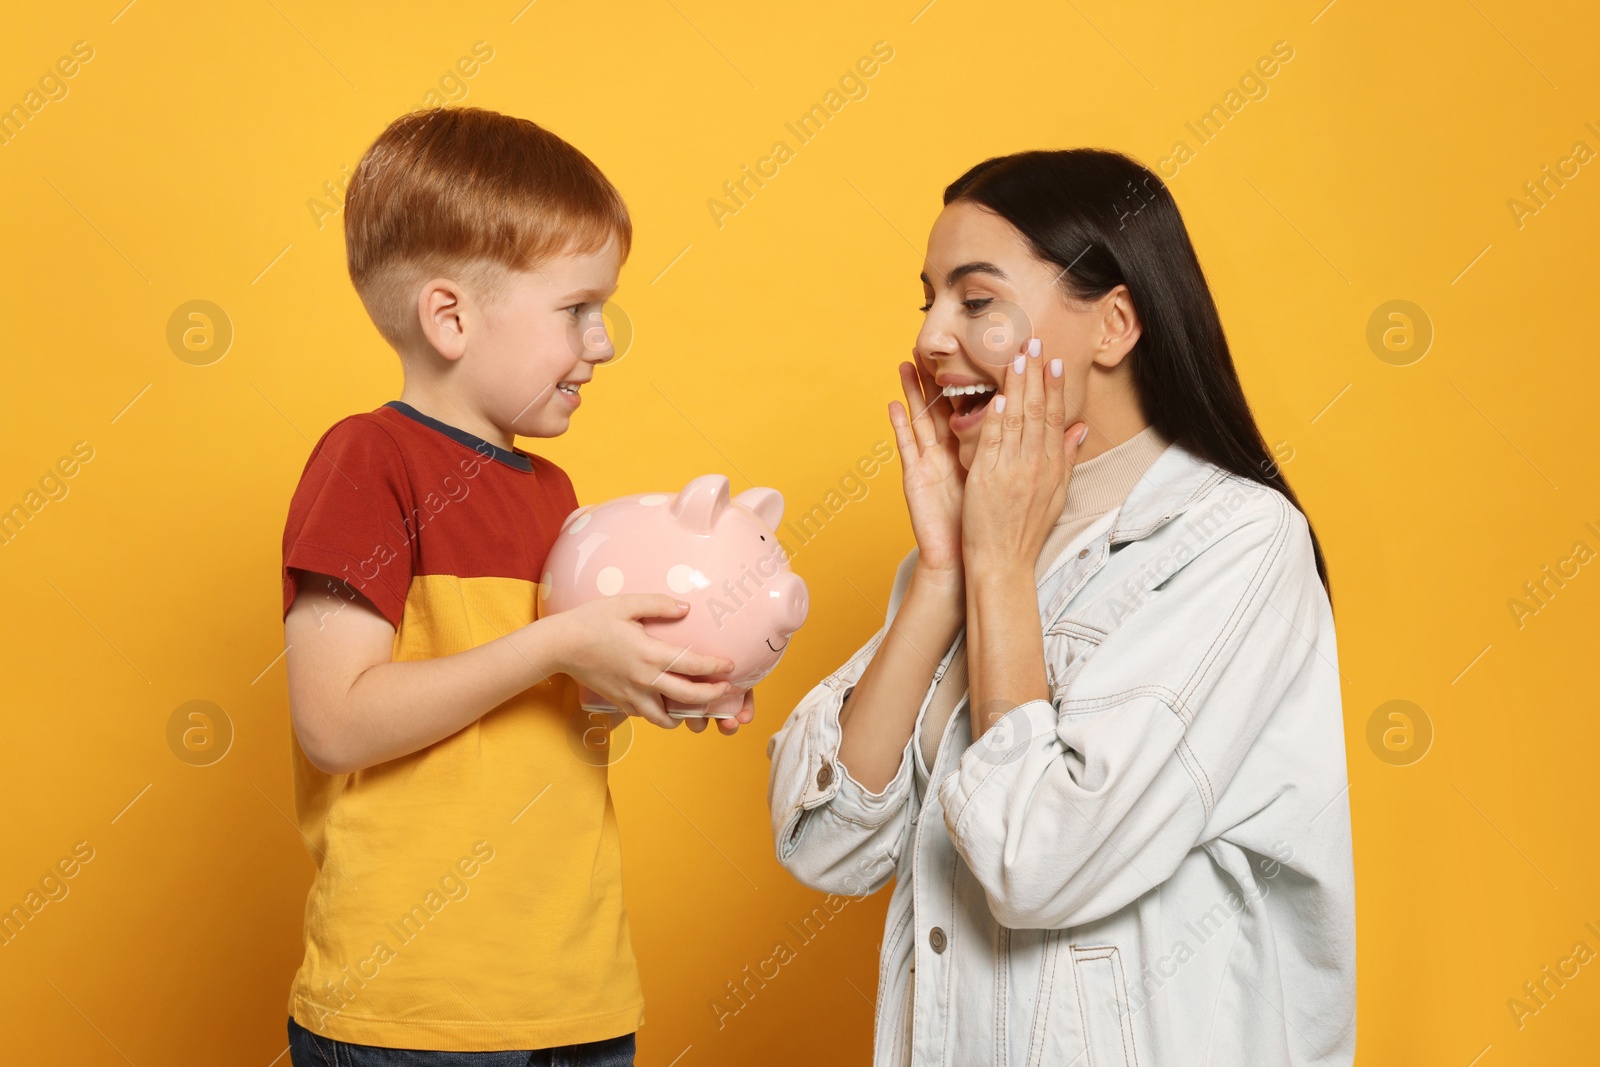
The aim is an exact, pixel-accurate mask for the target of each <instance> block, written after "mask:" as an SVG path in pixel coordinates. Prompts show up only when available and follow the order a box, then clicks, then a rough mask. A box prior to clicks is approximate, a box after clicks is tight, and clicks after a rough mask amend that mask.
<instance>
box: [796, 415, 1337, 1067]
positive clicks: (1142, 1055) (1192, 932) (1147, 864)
mask: <svg viewBox="0 0 1600 1067" xmlns="http://www.w3.org/2000/svg"><path fill="white" fill-rule="evenodd" d="M915 559H916V550H915V549H913V550H912V554H911V555H908V556H907V557H906V559H905V561H904V562H902V563H901V565H900V569H899V573H898V575H897V576H896V579H895V583H894V589H893V593H892V595H891V597H890V603H889V616H890V618H893V616H894V613H895V611H896V610H897V609H898V608H899V605H900V601H901V600H902V598H903V597H904V595H905V591H906V587H907V584H908V583H909V581H910V576H911V572H912V568H913V566H914V564H915ZM1040 618H1041V621H1042V624H1043V629H1044V646H1045V658H1046V661H1047V662H1046V667H1047V674H1048V676H1049V678H1050V683H1051V699H1050V700H1033V701H1029V702H1028V703H1025V704H1021V705H1019V706H1018V707H1016V708H1013V709H1012V710H1011V711H1010V712H1008V713H1007V714H1006V715H1005V716H1004V717H1003V718H1002V719H1000V720H999V721H998V722H997V723H996V724H995V725H994V726H993V727H991V728H990V730H989V731H988V732H987V733H985V734H984V736H983V737H982V738H981V739H980V740H979V741H978V742H977V743H975V744H974V743H971V736H972V734H971V726H970V722H969V717H968V714H967V703H966V699H965V698H963V699H962V701H961V704H960V705H959V706H958V707H957V708H956V711H955V714H954V715H953V716H952V718H951V720H950V722H949V724H948V725H947V727H946V728H945V731H944V734H943V737H942V739H941V741H940V743H939V747H938V753H937V756H936V758H935V760H934V766H933V768H932V769H931V771H930V769H929V768H928V767H926V766H925V765H924V763H923V758H922V753H921V751H920V746H919V745H918V736H919V735H920V730H921V727H922V722H923V716H924V715H925V714H926V712H927V708H928V703H929V698H930V697H931V696H932V693H933V686H931V685H930V687H929V690H928V693H927V694H925V696H924V698H923V702H922V710H921V711H920V712H919V714H918V718H917V731H918V732H917V733H914V734H913V736H912V738H911V739H910V741H908V742H907V744H906V748H905V751H904V753H903V754H902V755H901V761H900V767H899V770H898V772H897V773H896V774H895V776H894V778H893V780H892V781H890V783H889V784H888V785H887V786H885V787H884V789H883V791H882V792H881V793H871V792H868V791H867V790H866V789H865V788H864V787H862V786H861V785H860V783H858V782H856V781H855V780H854V779H853V778H851V777H850V775H849V773H848V772H847V771H846V770H845V768H844V767H843V765H842V764H840V763H839V740H840V731H839V708H840V706H841V705H842V704H843V702H844V699H845V697H846V696H847V695H848V694H849V692H850V690H851V688H852V687H853V686H854V685H855V683H856V682H857V681H858V680H859V679H860V677H861V673H862V671H863V670H865V668H866V666H867V664H868V663H869V662H870V661H871V658H872V656H873V654H874V653H875V652H876V650H877V648H878V645H879V643H880V642H881V641H882V640H883V636H884V632H885V631H886V630H887V627H888V623H887V622H885V624H884V629H882V630H880V631H879V632H878V633H877V634H876V635H875V636H874V637H873V638H872V640H870V641H869V642H868V643H867V644H866V645H865V646H864V647H863V648H861V649H860V650H859V651H857V652H856V654H855V655H854V656H852V657H851V658H850V660H849V662H847V663H846V664H845V665H844V666H843V667H841V668H840V669H839V670H838V671H837V672H836V673H834V674H833V675H832V676H830V677H828V678H826V679H824V680H823V681H822V682H821V683H820V684H818V685H817V686H816V688H814V689H813V690H811V692H810V693H809V694H807V696H806V697H805V699H804V700H803V701H801V703H800V705H799V706H798V707H796V708H795V710H794V712H793V713H792V714H791V715H790V716H789V718H788V720H787V721H786V722H785V723H784V725H783V728H782V729H780V730H779V731H778V732H777V733H776V734H774V735H773V737H772V739H771V740H770V741H769V742H768V745H767V754H768V757H769V758H770V759H771V760H772V777H771V783H770V787H769V791H768V806H769V808H770V810H771V814H772V830H773V837H774V841H775V843H776V848H777V854H778V860H779V862H780V863H781V864H782V865H783V866H784V867H785V868H787V869H788V870H789V871H790V872H791V873H793V874H794V876H795V877H796V878H798V879H799V880H800V881H801V882H802V883H804V884H806V885H808V886H811V887H813V888H815V889H818V890H822V891H825V892H830V893H836V894H841V895H846V894H847V895H864V894H867V893H872V892H876V891H877V890H878V889H880V888H882V887H883V886H884V885H885V884H887V883H888V881H889V880H890V878H891V877H893V878H895V880H896V881H895V887H894V892H893V895H892V897H891V899H890V904H889V913H888V920H887V923H886V926H885V930H884V936H883V944H882V950H881V961H880V964H879V972H878V1000H877V1013H876V1021H875V1026H874V1032H875V1037H874V1052H873V1064H874V1065H875V1067H904V1065H915V1067H935V1065H940V1067H942V1065H949V1067H977V1065H980V1064H993V1065H995V1067H1012V1065H1015V1067H1024V1065H1026V1067H1034V1065H1046V1067H1069V1065H1072V1067H1166V1065H1179V1064H1181V1065H1189V1064H1194V1065H1201V1064H1213V1065H1219V1067H1275V1065H1279V1064H1282V1065H1296V1067H1309V1065H1318V1067H1331V1065H1335V1064H1339V1065H1348V1064H1350V1063H1351V1062H1352V1060H1353V1058H1354V1051H1355V895H1354V894H1355V891H1354V875H1353V868H1352V860H1351V842H1350V811H1349V803H1348V800H1347V797H1346V789H1347V779H1346V777H1345V753H1344V728H1343V718H1342V714H1341V708H1340V702H1339V671H1338V667H1337V650H1336V648H1335V644H1334V629H1333V616H1332V612H1331V610H1330V608H1329V603H1328V598H1327V595H1326V593H1325V592H1324V591H1323V588H1322V585H1321V583H1320V582H1319V581H1318V579H1317V573H1316V565H1315V562H1314V559H1313V555H1312V549H1311V539H1310V536H1309V532H1308V528H1307V524H1306V521H1305V518H1304V516H1302V515H1301V514H1300V512H1299V511H1298V510H1296V509H1295V508H1294V507H1293V506H1292V505H1291V504H1290V503H1289V502H1288V500H1287V499H1286V498H1285V497H1284V496H1283V495H1282V494H1280V493H1278V492H1276V491H1274V490H1272V489H1269V488H1266V487H1263V486H1261V485H1259V484H1258V483H1255V482H1253V481H1250V480H1248V479H1245V478H1240V477H1238V476H1236V475H1234V474H1230V473H1228V472H1227V471H1224V470H1222V469H1221V468H1219V467H1217V466H1215V465H1214V464H1211V463H1209V462H1206V461H1205V460H1202V459H1201V458H1199V457H1198V456H1196V455H1195V454H1193V453H1192V452H1190V451H1188V450H1187V449H1185V448H1184V447H1183V446H1182V445H1180V444H1172V445H1170V446H1168V448H1167V450H1166V451H1165V452H1163V453H1162V455H1161V456H1160V457H1159V458H1158V459H1157V460H1156V462H1155V463H1154V464H1153V465H1152V466H1151V467H1150V468H1149V470H1147V471H1146V472H1145V475H1144V477H1143V478H1142V479H1141V480H1140V481H1139V482H1138V484H1136V485H1135V486H1134V488H1133V489H1132V491H1131V492H1130V493H1129V495H1128V498H1127V500H1126V501H1125V502H1124V503H1123V505H1122V506H1121V508H1119V509H1116V510H1113V511H1112V512H1110V513H1109V514H1107V515H1105V516H1103V517H1101V518H1100V519H1099V520H1097V521H1096V522H1095V524H1094V525H1092V526H1091V527H1090V528H1089V529H1088V530H1086V531H1085V532H1084V533H1083V534H1081V535H1080V536H1079V537H1078V538H1077V539H1076V541H1075V542H1074V543H1073V544H1071V545H1070V546H1069V547H1067V548H1066V549H1065V550H1063V551H1062V553H1061V555H1060V556H1059V557H1058V558H1057V559H1056V560H1055V561H1054V562H1053V563H1052V564H1051V565H1050V567H1049V568H1048V569H1047V571H1046V572H1045V574H1044V577H1043V578H1042V579H1041V581H1040ZM958 645H960V647H964V645H962V644H960V643H959V642H958V643H956V644H953V645H952V647H951V651H950V652H947V653H946V654H945V656H944V660H943V662H941V664H940V665H939V668H938V671H937V674H936V676H935V678H936V680H937V677H939V676H942V675H943V673H944V671H945V668H946V667H947V666H948V665H949V663H950V660H951V655H952V653H953V652H954V651H955V649H956V648H957V647H958ZM854 714H857V715H870V714H872V709H871V708H858V709H856V711H855V712H854Z"/></svg>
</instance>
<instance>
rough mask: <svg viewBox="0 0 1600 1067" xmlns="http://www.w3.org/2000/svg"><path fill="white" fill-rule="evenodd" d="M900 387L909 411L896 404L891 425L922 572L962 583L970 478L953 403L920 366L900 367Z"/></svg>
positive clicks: (891, 404)
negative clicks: (965, 487) (953, 422)
mask: <svg viewBox="0 0 1600 1067" xmlns="http://www.w3.org/2000/svg"><path fill="white" fill-rule="evenodd" d="M900 386H901V389H902V390H903V391H904V393H905V397H906V406H905V407H901V406H900V401H898V400H891V401H890V402H889V422H890V423H892V424H893V426H894V438H895V442H896V444H897V445H898V446H899V450H900V467H901V470H902V472H903V474H904V483H905V494H906V510H907V511H909V512H910V513H911V532H912V533H913V534H915V535H916V538H917V549H918V553H917V569H918V570H920V571H922V572H924V573H927V574H930V575H936V576H939V577H942V578H958V577H959V576H960V575H961V572H962V559H961V507H962V504H961V500H962V482H963V481H964V480H965V478H966V474H965V472H964V471H963V470H962V468H961V462H960V459H959V458H958V452H959V449H960V444H959V442H957V441H956V435H955V434H953V433H951V432H950V401H949V400H947V399H946V398H945V396H944V391H943V390H942V389H941V388H940V387H939V384H938V383H937V382H935V381H934V380H933V376H932V375H931V374H929V373H928V371H927V369H926V368H924V367H923V365H922V363H921V361H920V360H917V361H912V362H907V363H902V364H900ZM908 412H909V417H908V414H907V413H908Z"/></svg>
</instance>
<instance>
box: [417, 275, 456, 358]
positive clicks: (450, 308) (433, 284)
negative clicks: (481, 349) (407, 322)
mask: <svg viewBox="0 0 1600 1067" xmlns="http://www.w3.org/2000/svg"><path fill="white" fill-rule="evenodd" d="M465 301H466V294H465V293H464V291H463V290H462V288H461V286H459V285H457V284H456V283H455V282H454V281H452V280H451V279H449V278H430V279H429V280H428V281H426V282H424V283H423V285H422V291H421V292H420V293H418V294H417V319H418V323H419V324H420V325H421V327H422V336H423V337H424V338H426V339H427V342H428V344H429V345H430V346H431V347H432V348H433V350H434V351H435V352H438V353H439V355H441V356H443V357H444V358H445V359H448V360H450V361H452V362H454V361H455V360H458V359H460V358H461V357H462V356H464V355H466V351H467V333H466V327H465V324H464V323H463V321H462V310H463V305H464V304H465Z"/></svg>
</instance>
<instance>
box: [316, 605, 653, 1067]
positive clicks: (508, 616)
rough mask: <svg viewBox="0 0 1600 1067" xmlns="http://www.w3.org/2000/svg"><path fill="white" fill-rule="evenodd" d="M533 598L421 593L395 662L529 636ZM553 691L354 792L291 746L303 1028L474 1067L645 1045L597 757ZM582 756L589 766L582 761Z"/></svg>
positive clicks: (562, 694)
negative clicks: (435, 1053) (584, 1046)
mask: <svg viewBox="0 0 1600 1067" xmlns="http://www.w3.org/2000/svg"><path fill="white" fill-rule="evenodd" d="M537 589H538V587H537V585H535V584H534V583H532V582H527V581H523V580H520V579H515V578H456V577H453V576H450V575H429V576H419V577H415V578H413V579H412V581H411V586H410V588H409V591H408V593H407V596H406V604H405V613H404V615H403V616H402V619H401V624H400V629H399V630H398V631H396V633H395V643H394V657H393V658H394V659H396V660H417V659H432V658H435V657H438V656H448V655H452V654H454V653H456V652H462V651H465V650H466V649H469V648H474V647H476V646H478V645H481V644H485V643H487V642H489V641H492V640H494V639H495V638H497V637H500V636H502V635H504V634H506V633H509V632H510V631H512V630H514V629H516V628H518V627H520V626H524V625H526V624H528V623H530V622H532V621H533V619H534V611H535V595H536V592H537ZM592 726H593V724H592V721H591V720H590V718H589V717H587V716H585V715H583V714H582V712H581V710H580V709H579V708H578V701H577V689H576V686H575V685H574V683H573V682H572V680H571V679H570V678H568V677H567V676H566V675H556V676H555V677H553V678H552V679H550V680H549V681H547V682H544V683H541V684H540V685H537V686H534V687H533V688H532V689H529V690H527V691H526V692H524V693H522V694H521V695H520V696H517V697H515V698H513V699H512V700H509V701H507V702H506V703H505V704H502V705H501V706H499V707H497V708H495V709H494V710H492V711H490V712H489V713H487V714H486V715H484V716H483V717H482V718H481V719H479V720H478V721H477V722H475V723H473V724H472V725H471V726H468V727H467V728H466V729H464V730H462V731H460V732H459V733H457V734H454V735H453V736H451V737H448V738H446V739H444V740H443V741H440V742H438V743H436V744H434V745H431V746H429V747H428V748H425V749H423V750H421V751H420V752H414V753H412V754H411V755H409V756H405V757H402V758H401V759H396V760H391V761H390V762H388V763H383V764H379V765H378V766H375V767H370V768H368V769H366V770H363V771H358V772H356V773H355V774H348V775H327V774H323V773H322V772H320V771H318V770H317V769H316V768H315V767H313V766H312V765H311V764H310V763H309V762H308V761H307V760H306V758H305V755H304V753H302V752H301V751H300V748H299V745H298V744H296V745H295V774H294V778H295V807H296V811H297V814H298V817H299V821H300V829H301V832H302V833H303V834H304V835H305V838H306V841H307V843H308V846H309V850H310V852H311V856H312V859H313V860H314V861H315V862H316V865H317V874H316V878H315V881H314V882H313V884H312V887H311V893H310V895H309V897H308V898H307V900H306V918H305V930H306V949H305V959H304V961H303V962H302V963H301V965H300V970H299V973H298V974H296V976H295V980H294V985H293V987H292V989H291V991H290V997H289V1011H290V1014H292V1015H293V1016H294V1018H295V1021H296V1022H298V1023H299V1024H300V1025H301V1026H304V1027H306V1028H307V1029H309V1030H311V1031H313V1032H315V1033H318V1034H321V1035H323V1036H325V1037H330V1038H333V1039H335V1040H339V1041H348V1042H354V1043H357V1044H365V1045H381V1046H387V1047H391V1048H410V1049H429V1050H442V1051H458V1052H474V1051H491V1050H496V1049H537V1048H547V1047H550V1046H553V1045H568V1044H576V1043H579V1042H584V1041H598V1040H603V1039H605V1038H610V1037H617V1036H619V1035H621V1034H625V1033H631V1032H632V1031H634V1030H636V1029H638V1027H639V1025H640V1023H641V1022H643V1020H644V997H643V993H642V991H641V989H640V986H639V976H638V969H637V966H636V964H635V962H634V956H633V946H632V943H631V941H630V939H629V933H628V921H627V913H626V911H625V909H624V907H623V900H622V851H621V843H620V840H619V837H618V834H617V822H616V815H615V813H614V812H613V810H612V807H611V794H610V791H609V790H608V788H607V785H606V762H607V752H606V750H605V749H604V748H599V749H596V748H595V746H594V744H593V740H594V739H593V736H592V735H591V738H590V746H589V748H587V749H585V747H584V738H583V731H584V730H586V729H592ZM585 753H587V757H586V756H585Z"/></svg>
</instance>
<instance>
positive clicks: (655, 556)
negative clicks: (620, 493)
mask: <svg viewBox="0 0 1600 1067" xmlns="http://www.w3.org/2000/svg"><path fill="white" fill-rule="evenodd" d="M782 518H783V497H782V496H781V495H779V493H778V491H777V490H776V489H746V490H745V491H744V492H742V493H740V494H739V495H738V496H735V497H732V498H731V499H730V498H729V496H728V479H727V478H725V477H723V476H722V475H720V474H705V475H701V476H700V477H698V478H696V479H695V480H694V481H692V482H690V483H689V484H688V485H686V486H684V489H683V492H681V493H678V494H677V495H675V496H674V495H673V494H671V493H637V494H635V495H633V496H624V497H618V498H617V499H615V500H608V501H606V502H605V503H603V504H590V505H588V506H586V507H581V508H579V509H578V510H577V511H574V512H573V513H572V514H571V515H568V516H567V518H566V521H565V522H563V523H562V524H561V532H560V533H559V534H558V535H557V536H556V540H555V543H554V544H553V545H552V546H551V548H550V554H549V556H548V557H546V561H545V571H544V575H543V578H542V579H541V581H540V582H539V615H540V617H541V618H542V617H544V616H546V615H550V614H553V613H555V612H558V611H565V610H567V609H568V608H573V607H577V606H578V605H579V604H582V603H585V602H587V601H589V600H593V599H594V598H595V597H602V596H616V595H617V594H619V593H669V594H671V595H673V596H675V597H677V598H678V599H679V600H682V601H685V602H686V603H688V605H689V610H688V612H686V613H685V614H684V615H683V616H682V617H680V618H676V619H645V620H643V622H642V625H643V626H644V628H645V629H646V630H647V631H649V632H650V633H651V634H652V635H653V636H655V637H659V638H661V639H662V640H663V641H669V642H671V643H672V644H675V645H687V646H689V648H691V649H693V650H694V651H695V652H700V653H706V654H709V655H714V656H723V657H726V658H727V659H730V660H732V661H733V664H734V666H733V670H732V671H730V672H729V673H728V674H726V675H718V676H711V678H710V680H712V681H729V682H732V683H733V685H734V686H735V688H734V690H733V691H732V692H731V693H729V694H728V695H727V696H725V697H723V698H721V699H720V700H717V701H716V702H714V703H712V704H710V705H707V706H704V707H694V706H690V705H685V704H681V703H679V702H678V701H676V700H671V699H666V701H665V704H666V709H667V711H668V713H669V714H671V715H672V716H673V717H674V718H679V719H686V718H700V717H703V716H709V717H712V718H732V717H734V716H736V715H737V714H738V713H739V709H740V708H741V707H742V706H743V705H744V694H745V691H746V690H747V689H750V688H751V687H752V686H754V685H755V684H756V683H757V682H759V681H760V680H761V679H763V678H765V677H766V676H767V673H768V672H769V671H771V670H772V668H774V667H776V666H777V665H778V660H779V659H781V658H782V657H783V650H784V649H785V648H787V647H788V644H789V637H790V635H791V634H793V633H794V632H795V631H796V630H798V629H800V625H801V624H802V623H803V622H805V621H806V610H807V607H808V606H809V601H808V599H807V596H806V583H805V582H804V581H802V580H801V579H800V577H799V576H798V575H796V574H795V573H793V572H792V571H791V570H790V569H789V561H788V557H787V554H786V553H785V552H784V550H783V548H782V547H781V546H780V545H779V544H778V537H777V534H776V533H774V530H776V529H777V526H778V522H779V520H780V519H782ZM578 695H579V701H580V702H581V703H582V705H583V707H584V709H585V710H586V711H615V710H616V705H614V704H612V703H611V702H610V701H609V700H608V699H607V698H605V697H603V696H601V695H600V694H599V693H596V692H595V691H594V690H592V689H590V688H588V687H587V686H583V685H580V686H579V687H578Z"/></svg>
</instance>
